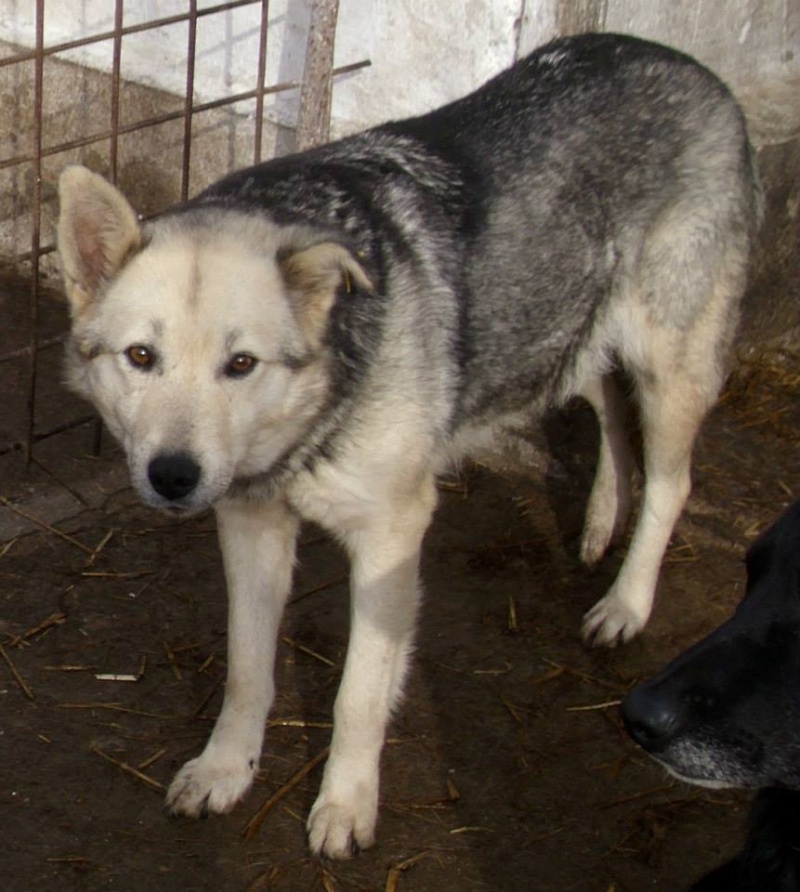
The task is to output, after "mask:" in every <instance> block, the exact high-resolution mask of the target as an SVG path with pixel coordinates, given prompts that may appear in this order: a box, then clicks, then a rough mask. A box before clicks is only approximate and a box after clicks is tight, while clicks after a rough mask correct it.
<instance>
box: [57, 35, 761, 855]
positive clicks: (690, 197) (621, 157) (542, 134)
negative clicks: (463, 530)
mask: <svg viewBox="0 0 800 892" xmlns="http://www.w3.org/2000/svg"><path fill="white" fill-rule="evenodd" d="M59 194H60V217H59V223H58V245H59V251H60V256H61V262H62V268H63V274H64V280H65V288H66V292H67V295H68V298H69V303H70V310H71V320H72V327H71V338H70V344H69V347H68V358H67V377H68V383H69V384H70V385H71V387H72V388H73V389H74V390H76V391H77V392H78V393H80V394H83V395H84V396H86V397H87V398H88V399H89V400H91V401H92V402H93V403H94V405H95V406H96V407H97V409H98V410H99V412H100V413H101V415H102V417H103V419H104V420H105V423H106V425H107V426H108V428H109V429H110V430H111V432H112V433H113V434H114V435H115V436H116V438H117V439H118V440H119V441H120V442H121V444H122V445H123V447H124V450H125V453H126V456H127V461H128V465H129V468H130V473H131V477H132V481H133V485H134V487H135V489H136V490H137V491H138V493H139V494H140V496H141V498H142V499H143V500H144V501H145V502H146V503H149V504H150V505H152V506H154V507H155V508H158V509H162V510H165V511H168V512H172V513H173V514H175V515H187V514H190V513H192V512H197V511H202V510H204V509H207V508H209V507H211V506H213V508H214V510H215V512H216V517H217V522H218V528H219V537H220V542H221V548H222V552H223V562H224V566H225V571H226V582H227V587H228V594H229V663H228V665H229V670H228V684H227V688H226V694H225V699H224V704H223V707H222V710H221V714H220V716H219V719H218V721H217V723H216V725H215V727H214V730H213V732H212V734H211V737H210V739H209V742H208V744H207V746H206V748H205V749H204V751H203V752H202V754H201V755H200V756H199V757H198V758H197V759H194V760H192V761H190V762H189V763H188V764H187V765H185V766H184V767H183V768H182V769H181V770H180V771H179V773H178V774H177V776H176V778H175V779H174V781H173V783H172V785H171V786H170V788H169V792H168V796H167V803H168V807H169V808H170V809H171V810H172V811H173V812H175V813H178V814H183V815H190V816H197V815H201V814H205V813H207V812H225V811H227V810H229V809H231V808H232V807H233V806H234V804H235V803H236V802H237V801H238V800H239V799H240V798H241V797H242V796H243V794H244V793H245V792H246V791H247V789H248V788H249V786H250V784H251V782H252V780H253V776H254V774H255V772H256V769H257V766H258V764H259V758H260V753H261V748H262V738H263V732H264V724H265V718H266V715H267V712H268V710H269V708H270V705H271V702H272V699H273V681H272V673H273V663H274V659H275V642H276V635H277V631H278V625H279V622H280V618H281V612H282V609H283V606H284V604H285V601H286V598H287V594H288V592H289V589H290V585H291V575H292V574H291V571H292V562H293V557H294V553H295V539H296V535H297V530H298V524H299V522H300V519H301V518H303V519H306V520H313V521H316V522H317V523H319V524H321V525H322V526H323V527H324V528H326V529H327V530H329V531H330V532H331V533H332V534H333V535H335V536H336V537H337V538H338V539H339V540H340V541H341V542H342V543H343V544H344V546H345V548H346V550H347V552H348V555H349V558H350V561H351V597H352V627H351V632H350V641H349V646H348V653H347V658H346V663H345V667H344V673H343V678H342V682H341V686H340V689H339V693H338V696H337V698H336V702H335V706H334V720H335V721H334V725H335V730H334V732H333V737H332V743H331V748H330V755H329V758H328V761H327V764H326V768H325V772H324V777H323V780H322V786H321V790H320V793H319V797H318V798H317V800H316V802H315V804H314V806H313V808H312V810H311V813H310V816H309V819H308V825H307V827H308V833H309V841H310V846H311V849H312V850H313V851H314V852H316V853H323V854H325V855H328V856H332V857H346V856H348V855H349V854H350V853H351V852H352V851H353V850H354V849H357V848H364V847H365V846H368V845H370V844H371V843H372V842H373V841H374V835H375V824H376V819H377V810H378V774H379V772H378V766H379V760H380V754H381V748H382V744H383V740H384V734H385V729H386V725H387V722H388V721H389V718H390V716H391V713H392V710H393V709H394V708H395V706H396V704H397V703H398V701H399V698H400V694H401V690H402V687H403V683H404V678H405V676H406V670H407V666H408V661H409V654H410V651H411V649H412V643H413V635H414V628H415V622H416V615H417V609H418V604H419V601H420V583H419V580H418V565H419V556H420V548H421V543H422V540H423V536H424V534H425V531H426V529H427V527H428V525H429V523H430V521H431V518H432V514H433V511H434V506H435V504H436V488H435V478H436V475H437V474H438V473H439V472H440V471H442V470H443V469H444V468H446V467H447V466H448V465H450V464H452V463H453V462H457V461H459V460H460V459H462V458H463V457H465V456H468V455H470V454H472V453H474V452H475V451H476V450H485V449H487V448H495V447H496V448H498V449H502V448H503V447H504V446H506V445H509V444H511V445H512V446H513V444H514V443H516V442H518V441H519V440H520V431H521V430H522V429H523V428H524V427H525V426H526V425H527V424H528V423H529V421H530V419H531V417H532V416H534V415H535V414H536V413H540V412H542V411H543V410H544V409H546V408H547V407H550V406H556V405H560V404H563V403H564V402H565V401H566V400H567V399H569V398H570V397H572V396H583V397H585V398H586V399H587V400H588V401H589V403H590V404H591V405H592V406H593V407H594V409H595V410H596V413H597V416H598V418H599V422H600V447H599V463H598V468H597V473H596V479H595V482H594V484H593V488H592V491H591V494H590V497H589V502H588V508H587V517H586V522H585V529H584V531H583V534H582V546H581V555H582V558H583V560H584V561H586V562H587V563H589V564H593V563H595V562H597V561H598V560H599V559H600V558H601V557H602V555H603V554H604V553H605V551H606V549H607V547H608V546H609V543H610V542H611V540H612V538H614V536H615V535H616V534H618V533H620V532H621V531H622V530H623V528H624V525H625V522H626V519H627V516H628V513H629V508H630V503H631V486H632V484H631V472H632V470H633V468H634V459H633V457H632V453H631V449H630V447H629V445H628V444H627V442H626V435H625V425H624V421H623V417H624V414H625V401H624V399H623V397H622V395H621V392H620V390H619V389H618V386H617V384H615V377H614V375H613V371H614V368H615V367H616V366H617V365H619V366H621V367H622V368H624V369H625V370H627V373H628V375H629V376H630V378H631V379H632V380H633V382H634V384H635V386H636V389H637V392H638V397H639V405H640V408H641V415H642V426H643V434H644V454H645V458H644V465H645V472H646V483H645V487H644V495H643V507H642V510H641V512H640V514H639V519H638V523H637V526H636V530H635V533H634V535H633V540H632V544H631V546H630V549H629V551H628V554H627V558H626V560H625V562H624V564H623V566H622V569H621V571H620V573H619V576H618V578H617V580H616V582H615V583H614V585H613V587H612V589H611V590H610V592H609V593H608V594H607V595H606V596H605V597H604V598H603V599H602V600H601V601H600V602H599V603H598V604H597V605H596V606H595V607H594V608H593V609H592V610H591V611H590V612H589V614H588V616H587V618H586V620H585V624H584V634H585V636H586V637H587V639H588V640H590V641H592V642H594V643H600V644H613V643H615V642H616V641H617V640H618V639H623V640H627V639H628V638H630V637H631V636H633V635H635V634H636V633H637V632H639V631H640V630H641V629H642V627H643V626H644V624H645V622H646V621H647V618H648V616H649V614H650V610H651V606H652V600H653V593H654V589H655V586H656V581H657V577H658V573H659V568H660V562H661V558H662V556H663V552H664V549H665V547H666V545H667V542H668V540H669V538H670V535H671V532H672V528H673V524H674V523H675V521H676V518H677V517H678V515H679V513H680V511H681V510H682V507H683V504H684V501H685V499H686V497H687V494H688V492H689V486H690V483H689V464H690V455H691V451H692V446H693V442H694V439H695V436H696V433H697V430H698V426H699V425H700V423H701V420H702V418H703V416H704V414H705V413H706V411H707V409H708V408H709V407H710V406H711V405H712V403H713V402H714V399H715V397H716V396H717V393H718V391H719V388H720V386H721V383H722V381H723V377H724V363H725V355H726V352H727V349H728V347H729V345H730V343H731V340H732V337H733V335H734V330H735V325H736V320H737V316H738V307H739V303H740V298H741V296H742V292H743V290H744V287H745V279H746V270H747V265H748V256H749V254H750V251H751V246H752V242H753V238H754V234H755V232H756V229H757V218H758V213H759V212H758V207H759V198H758V194H759V193H758V186H757V180H756V175H755V173H754V169H753V162H752V153H751V149H750V145H749V142H748V137H747V133H746V127H745V123H744V120H743V117H742V114H741V112H740V109H739V107H738V106H737V103H736V102H735V100H734V99H733V97H732V96H731V94H730V93H729V92H728V90H727V89H726V88H725V87H724V86H723V85H722V84H721V83H720V81H719V80H717V78H716V77H715V76H713V75H712V74H711V73H710V72H708V71H707V70H706V69H704V68H702V67H701V66H700V65H699V64H697V63H696V62H694V61H693V60H691V59H690V58H688V57H686V56H684V55H681V54H679V53H677V52H675V51H673V50H671V49H668V48H665V47H662V46H658V45H655V44H651V43H646V42H643V41H640V40H637V39H634V38H629V37H622V36H615V35H585V36H578V37H571V38H567V39H563V40H557V41H555V42H553V43H550V44H549V45H548V46H545V47H544V48H542V49H540V50H538V51H536V52H534V53H533V54H532V55H530V56H528V57H526V58H525V59H523V60H521V61H520V62H518V63H517V64H515V65H514V66H513V67H512V68H510V69H509V70H508V71H506V72H505V73H502V74H500V75H499V76H497V77H496V78H495V79H494V80H491V81H490V82H488V83H487V84H485V85H484V86H483V87H482V88H480V89H479V90H477V92H475V93H473V94H471V95H469V96H467V97H466V98H464V99H461V100H458V101H456V102H454V103H452V104H450V105H447V106H445V107H443V108H441V109H439V110H437V111H434V112H431V113H429V114H426V115H423V116H421V117H417V118H413V119H409V120H403V121H399V122H390V123H387V124H384V125H381V126H378V127H376V128H374V129H372V130H368V131H366V132H364V133H361V134H359V135H355V136H352V137H348V138H345V139H343V140H341V141H338V142H334V143H332V144H329V145H326V146H323V147H319V148H315V149H312V150H309V151H307V152H304V153H302V154H297V155H294V156H289V157H284V158H278V159H275V160H272V161H269V162H267V163H264V164H261V165H258V166H256V167H252V168H249V169H247V170H243V171H239V172H237V173H233V174H231V175H229V176H228V177H226V178H224V179H223V180H221V181H220V182H217V183H215V184H214V185H212V186H210V187H209V188H208V189H206V190H205V191H204V192H202V193H201V194H200V195H199V196H197V197H196V198H194V199H192V200H191V201H189V202H188V203H186V204H184V205H182V206H180V207H178V208H176V209H174V210H173V211H172V212H170V213H167V214H165V215H164V216H161V217H159V218H158V219H157V220H155V221H152V222H150V223H146V224H140V221H139V220H138V219H137V215H136V213H135V212H134V211H133V209H132V208H131V206H130V204H129V203H128V202H127V200H126V199H125V198H124V197H123V196H122V195H121V193H120V192H118V191H117V189H116V188H114V187H112V186H111V185H110V184H108V183H107V182H106V181H105V180H103V179H102V178H101V177H100V176H98V175H96V174H93V173H91V172H89V171H88V170H86V169H84V168H80V167H70V168H67V169H66V170H65V171H64V172H63V173H62V176H61V179H60V184H59Z"/></svg>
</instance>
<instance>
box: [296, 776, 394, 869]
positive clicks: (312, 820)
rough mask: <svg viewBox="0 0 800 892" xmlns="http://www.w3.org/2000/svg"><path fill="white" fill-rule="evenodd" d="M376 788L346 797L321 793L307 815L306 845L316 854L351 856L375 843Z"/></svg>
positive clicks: (376, 818)
mask: <svg viewBox="0 0 800 892" xmlns="http://www.w3.org/2000/svg"><path fill="white" fill-rule="evenodd" d="M377 820H378V791H377V788H375V790H374V792H371V791H368V790H366V789H365V788H364V787H363V786H362V788H361V790H360V791H359V792H357V793H356V794H355V795H353V796H351V797H349V798H342V797H339V798H338V799H337V800H334V799H332V798H330V797H329V796H328V795H327V794H326V793H320V795H319V798H318V799H317V801H316V802H315V803H314V807H313V808H312V809H311V814H310V815H309V816H308V823H307V824H306V829H307V830H308V844H309V847H310V848H311V851H312V852H313V853H314V854H315V855H327V856H328V857H329V858H350V857H351V856H352V855H354V854H357V853H358V852H359V851H361V850H362V849H368V848H369V847H370V846H371V845H372V844H373V843H374V842H375V824H376V823H377Z"/></svg>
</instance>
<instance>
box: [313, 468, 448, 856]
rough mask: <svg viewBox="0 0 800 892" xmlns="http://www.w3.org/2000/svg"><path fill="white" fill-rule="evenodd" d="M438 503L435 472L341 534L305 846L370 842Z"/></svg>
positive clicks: (351, 847)
mask: <svg viewBox="0 0 800 892" xmlns="http://www.w3.org/2000/svg"><path fill="white" fill-rule="evenodd" d="M435 501H436V495H435V486H434V482H433V478H432V477H431V478H428V477H426V479H425V480H424V482H423V484H422V485H421V487H420V488H419V489H418V490H417V491H416V492H415V493H413V494H407V495H406V496H405V497H404V498H403V499H401V500H397V501H395V502H394V503H393V504H388V505H387V504H381V505H373V506H372V507H371V508H370V516H369V517H368V518H365V519H364V522H363V523H361V524H360V525H359V528H358V529H351V530H349V531H347V532H346V534H345V537H344V538H345V541H346V544H347V547H348V551H349V552H350V556H351V562H352V570H351V589H352V591H351V598H352V609H351V630H350V643H349V645H348V650H347V660H346V662H345V667H344V675H343V678H342V683H341V686H340V688H339V693H338V696H337V698H336V704H335V707H334V731H333V739H332V742H331V749H330V756H329V758H328V763H327V765H326V767H325V776H324V778H323V781H322V786H321V789H320V793H319V797H318V798H317V801H316V802H315V803H314V807H313V808H312V809H311V814H310V815H309V818H308V834H309V843H310V846H311V850H312V851H313V852H315V853H317V854H320V853H321V854H325V855H328V856H329V857H333V858H346V857H349V856H350V855H351V854H352V853H353V852H354V851H356V850H358V849H360V848H365V847H367V846H369V845H371V844H372V842H373V841H374V837H375V823H376V820H377V812H378V778H379V762H380V754H381V749H382V747H383V741H384V736H385V731H386V726H387V724H388V721H389V718H390V715H391V711H392V708H393V707H394V705H395V704H396V702H397V701H398V699H399V697H400V695H401V693H402V686H403V681H404V678H405V674H406V669H407V665H408V657H409V653H410V651H411V648H412V645H413V636H414V630H415V626H416V616H417V607H418V603H419V598H420V588H419V581H418V569H419V554H420V547H421V544H422V538H423V536H424V534H425V530H426V529H427V528H428V525H429V523H430V519H431V515H432V513H433V508H434V505H435Z"/></svg>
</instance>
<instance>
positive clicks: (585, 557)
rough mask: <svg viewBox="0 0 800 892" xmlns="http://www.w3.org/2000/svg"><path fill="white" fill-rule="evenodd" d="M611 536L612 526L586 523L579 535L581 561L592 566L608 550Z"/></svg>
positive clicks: (612, 533)
mask: <svg viewBox="0 0 800 892" xmlns="http://www.w3.org/2000/svg"><path fill="white" fill-rule="evenodd" d="M613 538H614V528H613V527H607V526H600V525H597V526H593V525H589V524H588V523H587V525H586V528H585V529H584V531H583V536H582V537H581V561H582V562H583V563H584V564H586V566H587V567H594V566H595V564H598V563H599V562H600V559H601V558H602V557H603V555H604V554H605V553H606V551H607V550H608V546H609V545H610V544H611V541H612V539H613Z"/></svg>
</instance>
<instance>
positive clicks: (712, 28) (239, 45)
mask: <svg viewBox="0 0 800 892" xmlns="http://www.w3.org/2000/svg"><path fill="white" fill-rule="evenodd" d="M216 2H217V0H199V3H198V7H199V8H200V9H203V8H209V7H211V6H213V5H215V4H216ZM309 6H310V0H271V2H270V23H269V42H268V56H267V61H268V65H267V67H268V71H267V83H275V82H280V81H287V80H298V79H299V78H300V77H301V76H302V68H303V57H304V53H305V42H306V33H307V27H308V18H309ZM186 7H187V3H186V0H127V2H126V4H125V22H124V24H125V25H130V24H135V23H136V22H140V21H143V20H146V19H152V18H160V17H166V16H170V15H175V14H178V13H182V12H184V11H185V9H186ZM113 8H114V4H113V2H112V0H47V3H46V18H45V25H46V30H45V39H46V41H47V43H48V44H53V43H57V42H62V41H65V40H70V39H74V38H77V37H81V36H85V35H86V34H92V33H97V32H101V31H106V30H108V29H110V28H111V27H112V25H113ZM557 9H558V0H436V2H431V0H341V2H340V9H339V27H338V31H337V39H336V58H335V62H336V64H337V65H344V64H348V63H352V62H359V61H361V60H364V59H370V60H371V61H372V65H371V67H370V68H366V69H362V70H359V71H357V72H354V73H351V74H348V75H344V76H342V77H341V78H339V79H338V80H337V86H336V88H335V91H334V105H333V118H334V122H333V129H334V132H335V133H343V132H350V131H353V130H356V129H359V128H361V127H363V126H366V125H369V124H373V123H376V122H378V121H381V120H385V119H386V118H389V117H400V116H404V115H408V114H413V113H417V112H420V111H424V110H427V109H430V108H432V107H435V106H436V105H438V104H441V103H443V102H445V101H448V100H450V99H453V98H455V97H457V96H459V95H462V94H463V93H465V92H468V91H469V90H470V89H472V88H473V87H474V86H476V85H478V84H479V83H481V82H482V81H484V80H485V79H486V78H488V77H489V76H491V75H492V74H494V73H496V72H497V71H499V70H500V69H502V68H504V67H505V66H506V65H508V64H509V63H510V62H512V61H513V59H514V58H515V55H516V54H517V52H518V51H519V50H520V49H521V50H522V51H527V50H528V49H530V48H532V47H533V46H535V45H537V44H539V43H542V42H544V41H545V40H547V39H549V38H550V37H551V36H553V34H554V33H555V32H556V22H557ZM606 9H607V12H606V18H605V30H617V31H623V32H627V33H633V34H639V35H642V36H647V37H652V38H655V39H658V40H661V41H663V42H666V43H671V44H673V45H675V46H677V47H679V48H681V49H683V50H685V51H687V52H689V53H691V54H693V55H696V56H697V57H698V58H699V59H700V60H701V61H703V62H705V63H706V64H708V65H709V66H710V67H712V68H713V69H715V70H716V71H718V72H719V73H720V74H721V75H722V76H723V77H725V78H726V79H727V80H728V81H729V82H731V84H732V85H733V86H734V87H735V88H739V87H741V88H743V89H745V88H747V87H748V86H750V85H751V84H752V83H753V81H755V80H759V79H763V78H767V79H772V80H778V81H779V80H784V81H785V80H786V76H787V73H789V72H794V73H795V75H796V73H797V71H798V66H800V0H607V3H606ZM259 23H260V6H259V5H258V4H255V5H253V6H252V7H245V8H241V9H238V10H233V11H229V12H226V13H220V14H216V15H214V16H209V17H206V18H203V19H201V20H200V22H199V25H198V55H197V72H196V90H197V95H198V98H200V99H201V100H205V99H214V98H217V97H219V96H220V95H223V94H226V93H227V94H230V93H235V92H241V91H244V90H248V89H250V88H251V87H252V81H253V72H254V71H255V70H256V61H257V58H258V35H259ZM187 33H188V32H187V28H186V27H185V26H180V27H177V26H170V27H166V28H163V29H161V30H159V31H156V32H145V33H143V34H141V35H136V36H131V37H126V38H125V40H124V42H123V47H124V52H123V59H122V64H123V74H124V76H125V77H126V78H129V79H131V80H134V81H139V82H142V83H146V84H148V85H151V86H156V87H159V88H162V89H164V90H167V91H170V92H174V93H178V94H181V93H182V92H183V91H184V87H185V49H186V42H187ZM0 41H9V42H16V43H19V44H22V45H26V46H30V45H32V44H33V42H34V3H33V2H32V0H0ZM69 57H70V58H71V59H74V60H75V61H79V62H81V63H83V64H88V65H91V66H93V67H98V68H101V69H108V68H109V67H110V64H111V48H110V44H109V43H104V44H102V45H101V46H94V47H87V48H84V49H81V50H77V51H73V52H72V53H70V54H69ZM296 96H297V94H296V91H295V92H292V93H291V94H282V95H279V96H277V97H275V98H273V99H271V100H269V102H268V109H267V113H268V116H269V117H271V119H272V120H276V121H277V122H279V123H282V124H287V125H290V126H291V125H292V124H293V123H294V120H295V115H296V104H295V103H296ZM798 115H800V100H798Z"/></svg>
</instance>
